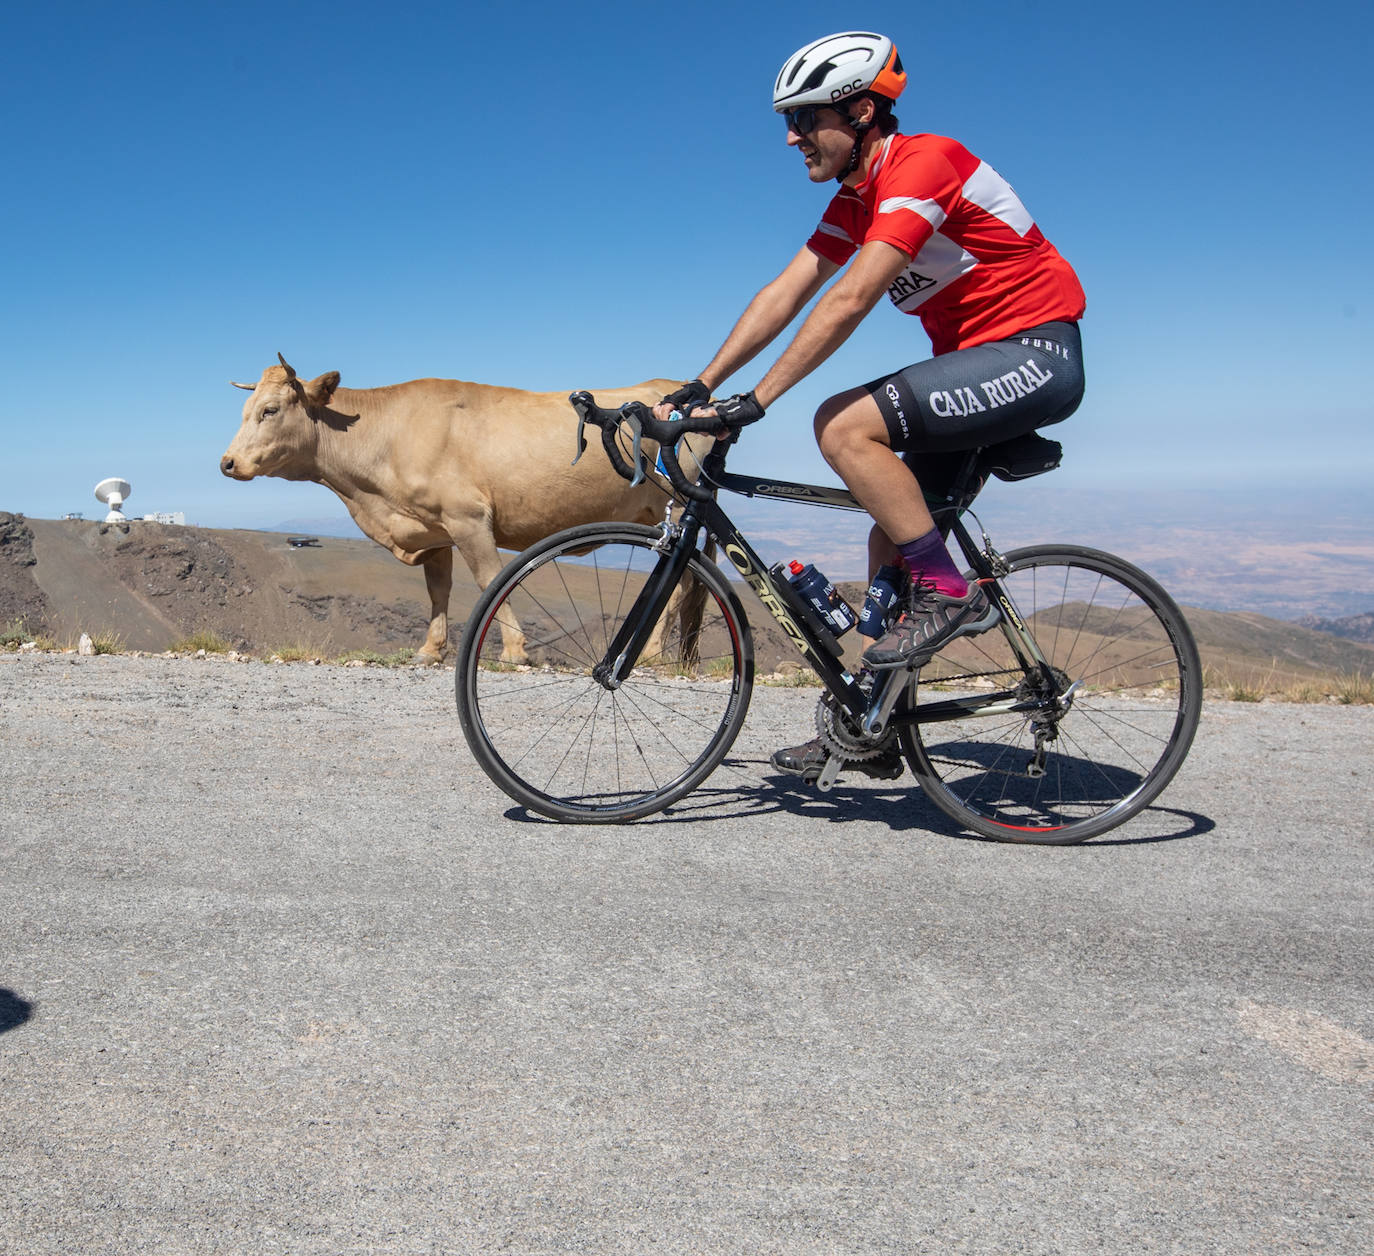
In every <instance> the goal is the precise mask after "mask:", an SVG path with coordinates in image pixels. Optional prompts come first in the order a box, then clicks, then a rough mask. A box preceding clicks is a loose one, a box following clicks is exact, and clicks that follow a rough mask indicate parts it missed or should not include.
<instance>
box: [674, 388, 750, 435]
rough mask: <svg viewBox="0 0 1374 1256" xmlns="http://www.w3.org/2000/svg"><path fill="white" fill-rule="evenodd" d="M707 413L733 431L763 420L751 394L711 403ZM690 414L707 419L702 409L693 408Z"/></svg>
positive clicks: (738, 395)
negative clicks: (713, 415)
mask: <svg viewBox="0 0 1374 1256" xmlns="http://www.w3.org/2000/svg"><path fill="white" fill-rule="evenodd" d="M709 411H710V413H713V414H715V415H716V417H717V418H719V419H720V420H721V424H722V426H724V427H725V428H726V429H733V430H738V429H739V428H741V427H744V426H745V425H746V424H749V423H757V422H758V421H759V420H760V419H761V418H763V406H761V405H760V404H759V399H758V398H757V397H756V396H754V394H753V393H752V392H747V393H736V394H735V395H734V396H733V397H724V398H722V399H721V400H719V401H713V402H712V403H711V405H710V408H709ZM690 413H691V414H692V416H693V417H694V418H703V417H708V416H707V415H704V414H703V413H702V407H696V406H694V407H693V408H692V410H691V411H690Z"/></svg>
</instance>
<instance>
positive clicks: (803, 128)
mask: <svg viewBox="0 0 1374 1256" xmlns="http://www.w3.org/2000/svg"><path fill="white" fill-rule="evenodd" d="M828 108H829V106H828V105H798V106H797V108H795V109H784V110H783V111H782V116H783V120H784V121H785V122H786V123H787V129H788V130H789V131H795V132H796V133H797V134H798V135H810V134H811V132H812V131H814V130H815V129H816V115H817V114H818V113H819V112H820V111H821V110H822V109H828Z"/></svg>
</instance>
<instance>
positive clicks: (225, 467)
mask: <svg viewBox="0 0 1374 1256" xmlns="http://www.w3.org/2000/svg"><path fill="white" fill-rule="evenodd" d="M219 470H220V474H221V475H227V476H228V477H229V478H230V479H231V480H251V479H252V478H253V473H252V472H251V471H247V472H245V471H243V470H241V469H240V468H239V465H238V463H237V462H235V460H234V455H233V454H225V455H224V457H223V458H221V459H220V460H219Z"/></svg>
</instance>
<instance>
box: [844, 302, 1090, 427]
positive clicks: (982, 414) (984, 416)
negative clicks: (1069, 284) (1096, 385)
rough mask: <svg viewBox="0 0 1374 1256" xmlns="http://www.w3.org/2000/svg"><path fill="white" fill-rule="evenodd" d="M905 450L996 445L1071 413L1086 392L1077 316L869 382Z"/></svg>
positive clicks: (873, 395)
mask: <svg viewBox="0 0 1374 1256" xmlns="http://www.w3.org/2000/svg"><path fill="white" fill-rule="evenodd" d="M864 388H865V390H866V391H867V392H868V393H869V395H870V396H872V398H873V399H874V401H876V402H877V403H878V409H879V410H880V411H882V415H883V419H884V421H885V422H886V424H887V431H888V437H889V439H890V440H891V442H892V448H893V449H894V450H896V451H897V452H898V453H924V452H931V453H943V452H949V451H952V450H962V449H973V448H976V447H978V446H982V445H995V444H997V443H998V442H999V441H1004V440H1010V439H1011V438H1012V437H1014V436H1022V435H1024V434H1025V433H1027V432H1032V431H1034V430H1035V429H1036V428H1037V427H1045V426H1047V425H1048V424H1050V423H1058V422H1060V421H1061V420H1062V419H1067V418H1068V417H1069V415H1071V414H1072V413H1073V412H1074V411H1075V410H1076V409H1078V403H1079V402H1080V401H1082V400H1083V347H1082V342H1081V340H1080V338H1079V334H1078V324H1077V323H1067V322H1055V323H1043V324H1041V325H1040V326H1039V327H1031V328H1028V329H1027V330H1026V331H1023V332H1018V333H1017V334H1016V335H1015V336H1011V337H1008V338H1007V339H1006V340H994V341H990V342H989V343H987V344H981V345H974V346H973V347H972V348H971V349H956V350H955V351H954V352H953V353H942V354H941V355H940V356H939V357H935V358H929V359H927V360H926V361H924V362H917V363H916V364H915V365H914V366H908V367H907V368H906V369H905V370H902V371H898V372H897V374H895V375H889V376H886V377H884V378H882V379H877V380H874V381H873V382H872V383H869V384H865V385H864Z"/></svg>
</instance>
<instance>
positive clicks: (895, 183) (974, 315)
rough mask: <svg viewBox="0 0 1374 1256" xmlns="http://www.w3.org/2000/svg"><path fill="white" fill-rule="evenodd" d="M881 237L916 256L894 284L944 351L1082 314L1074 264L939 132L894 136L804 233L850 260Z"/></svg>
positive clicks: (1005, 189) (832, 256)
mask: <svg viewBox="0 0 1374 1256" xmlns="http://www.w3.org/2000/svg"><path fill="white" fill-rule="evenodd" d="M871 240H883V241H886V242H887V243H888V244H891V245H893V246H894V247H896V248H899V249H901V250H902V252H904V253H906V254H908V255H909V256H910V257H911V265H910V266H908V267H907V268H906V269H905V270H904V271H903V272H902V273H901V274H900V275H898V276H897V278H896V280H895V281H894V282H893V284H892V286H891V287H890V288H889V289H888V296H889V297H891V298H892V303H893V304H894V305H895V306H896V307H897V308H898V309H899V310H901V311H902V312H903V313H905V314H919V315H920V317H921V321H922V323H924V324H925V329H926V331H927V333H929V335H930V340H931V344H932V346H933V347H934V349H935V352H936V353H937V354H939V353H949V352H950V351H951V350H954V349H967V348H969V347H970V346H971V345H979V344H985V343H986V342H988V341H990V340H1004V339H1006V338H1007V337H1009V336H1012V335H1014V334H1015V333H1016V332H1019V331H1023V330H1024V329H1025V328H1027V327H1036V326H1038V325H1039V324H1041V323H1048V322H1053V321H1055V320H1068V321H1073V320H1076V319H1078V318H1080V317H1082V314H1083V304H1084V297H1083V288H1082V285H1081V284H1079V282H1078V276H1077V275H1075V274H1074V272H1073V268H1072V267H1071V266H1070V265H1069V264H1068V262H1066V261H1065V260H1064V259H1063V258H1062V257H1061V256H1060V255H1059V251H1058V250H1057V249H1056V248H1055V247H1054V245H1052V244H1051V243H1050V242H1049V241H1048V240H1046V239H1045V237H1044V236H1043V235H1041V234H1040V229H1039V228H1038V227H1037V226H1036V225H1035V223H1034V221H1033V220H1032V219H1031V216H1030V214H1029V213H1028V212H1027V211H1026V207H1025V206H1024V205H1023V204H1021V201H1020V199H1019V198H1018V197H1017V195H1016V193H1015V192H1013V191H1012V189H1011V185H1010V184H1009V183H1008V182H1007V181H1006V180H1005V179H1003V178H1002V176H1001V175H999V174H998V173H997V171H995V170H994V169H993V168H992V167H991V166H989V165H988V164H987V162H985V161H980V160H979V159H978V158H977V157H975V156H974V155H973V154H972V153H970V152H969V151H968V149H966V148H965V147H964V146H963V145H962V144H960V143H958V142H957V141H955V140H951V139H947V138H945V137H944V136H942V135H890V136H888V138H887V139H885V140H884V141H883V146H882V148H881V149H879V151H878V154H877V156H876V157H875V159H874V162H873V166H872V167H871V169H870V170H869V172H868V177H867V179H865V181H864V182H863V183H861V184H859V186H858V187H857V188H849V187H845V188H841V189H840V191H839V192H838V193H837V194H836V196H835V198H834V200H832V201H831V202H830V205H829V207H828V208H827V209H826V211H825V214H824V215H823V216H822V218H821V223H820V226H819V227H817V228H816V232H815V234H814V235H813V236H812V237H811V239H810V240H809V241H808V242H807V243H808V246H809V247H810V248H811V250H812V252H814V253H818V254H819V255H820V256H821V257H824V258H826V259H828V260H829V261H832V262H834V263H836V264H837V265H840V266H843V265H844V264H845V263H846V262H847V261H848V260H849V259H850V258H851V257H852V256H853V255H854V253H855V252H856V251H857V250H858V249H859V247H860V246H861V245H864V244H867V243H868V242H869V241H871Z"/></svg>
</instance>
